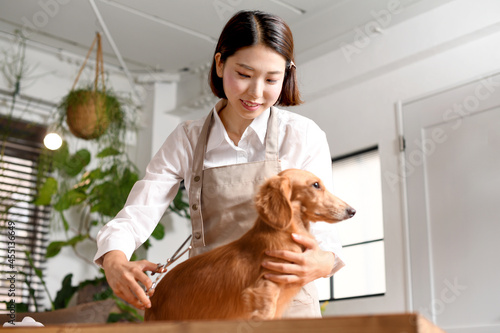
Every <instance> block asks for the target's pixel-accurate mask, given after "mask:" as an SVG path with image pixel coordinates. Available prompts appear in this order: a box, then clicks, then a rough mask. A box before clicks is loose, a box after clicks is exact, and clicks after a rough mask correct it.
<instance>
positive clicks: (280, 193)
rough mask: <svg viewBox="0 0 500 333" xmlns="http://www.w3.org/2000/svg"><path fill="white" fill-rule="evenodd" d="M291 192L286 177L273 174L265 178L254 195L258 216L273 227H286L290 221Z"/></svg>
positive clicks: (281, 228)
mask: <svg viewBox="0 0 500 333" xmlns="http://www.w3.org/2000/svg"><path fill="white" fill-rule="evenodd" d="M291 192H292V191H291V185H290V180H289V179H288V178H286V177H281V176H274V177H272V178H270V179H269V180H267V181H266V182H265V183H264V184H263V185H262V186H261V187H260V190H259V193H258V194H257V196H256V197H255V204H256V206H257V213H258V214H259V216H260V218H262V220H264V221H265V222H266V223H267V224H269V225H270V226H271V227H273V228H276V229H280V230H283V229H286V228H288V227H289V226H290V223H291V222H292V205H291V203H290V197H291Z"/></svg>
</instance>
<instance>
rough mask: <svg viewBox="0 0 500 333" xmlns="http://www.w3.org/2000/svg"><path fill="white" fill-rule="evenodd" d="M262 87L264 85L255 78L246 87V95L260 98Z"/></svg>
mask: <svg viewBox="0 0 500 333" xmlns="http://www.w3.org/2000/svg"><path fill="white" fill-rule="evenodd" d="M263 88H264V85H263V84H262V83H261V82H260V80H255V81H254V82H252V83H251V84H250V87H249V88H248V95H250V97H252V98H254V99H257V98H260V97H262V92H263Z"/></svg>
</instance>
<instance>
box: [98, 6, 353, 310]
mask: <svg viewBox="0 0 500 333" xmlns="http://www.w3.org/2000/svg"><path fill="white" fill-rule="evenodd" d="M293 60H294V46H293V38H292V33H291V31H290V28H289V27H288V25H287V24H286V23H285V22H284V21H283V20H282V19H280V18H279V17H277V16H274V15H271V14H267V13H263V12H259V11H242V12H239V13H237V14H236V15H235V16H234V17H233V18H231V19H230V20H229V22H228V23H227V24H226V26H225V27H224V29H223V31H222V33H221V36H220V38H219V41H218V44H217V47H216V49H215V53H214V57H213V63H212V68H211V73H210V77H209V81H210V86H211V88H212V91H213V93H214V94H215V95H216V96H218V97H219V98H221V100H220V101H219V102H218V103H217V104H216V105H215V107H214V108H213V110H211V111H210V113H209V115H208V116H207V117H205V118H203V119H200V120H197V121H187V122H184V123H182V124H180V125H179V126H178V127H177V128H176V129H175V130H174V131H173V133H172V134H170V136H169V137H168V138H167V139H166V141H165V143H164V144H163V146H162V147H161V148H160V150H159V151H158V152H157V154H156V155H155V156H154V157H153V159H152V160H151V162H150V164H149V165H148V167H147V170H146V175H145V177H144V178H143V179H142V180H140V181H138V182H137V183H136V184H135V186H134V187H133V189H132V191H131V192H130V195H129V198H128V201H127V203H126V205H125V207H124V208H123V209H122V210H121V211H120V213H119V214H118V215H117V216H116V218H115V219H113V220H112V221H110V222H108V223H107V224H106V225H105V226H104V227H103V228H102V230H101V231H100V232H99V235H98V238H97V242H98V251H97V254H96V256H95V262H96V263H97V264H99V265H101V266H102V267H103V268H104V270H105V272H106V277H107V279H108V282H109V285H110V286H111V288H112V289H113V290H114V292H115V294H116V295H117V296H119V297H121V298H123V299H124V300H125V301H127V302H129V303H131V304H133V305H134V306H136V307H137V308H145V307H150V306H151V303H150V301H149V298H148V297H147V296H146V294H145V293H144V291H143V289H142V288H141V287H140V285H139V284H138V282H137V281H140V282H141V283H142V284H143V285H144V286H146V287H147V288H149V287H150V286H151V284H152V282H151V280H150V279H149V278H148V277H147V276H146V275H145V274H144V271H153V270H155V269H156V264H154V263H152V262H149V261H146V260H142V261H136V262H131V261H129V258H130V256H131V255H132V253H133V252H134V251H135V249H136V248H137V247H139V246H140V245H141V244H142V243H143V242H144V241H146V239H147V238H148V237H149V236H150V234H151V232H152V231H153V230H154V228H155V226H156V224H157V223H158V221H159V220H160V218H161V216H162V215H163V213H164V212H165V210H166V209H167V207H168V206H169V204H170V202H171V201H172V199H173V198H174V196H175V194H176V193H177V190H178V188H179V183H180V181H181V180H184V183H185V186H186V188H187V190H188V191H189V192H188V193H189V202H190V210H191V220H192V229H193V238H192V246H193V249H192V250H191V252H190V255H191V256H193V255H196V254H199V253H202V252H205V251H208V250H210V249H212V248H214V247H216V246H219V245H222V244H225V243H228V242H230V241H233V240H235V239H237V238H239V237H240V236H241V235H242V234H243V233H245V232H246V231H247V230H248V229H250V227H251V226H252V224H253V222H254V221H255V218H256V212H255V210H254V208H253V207H254V206H253V201H252V200H253V197H254V192H255V190H256V189H257V188H258V185H259V184H260V183H261V182H262V181H263V180H264V179H265V178H268V177H270V176H273V175H275V174H277V173H278V172H279V171H280V170H285V169H289V168H298V169H304V170H308V171H311V172H313V173H314V174H316V175H317V176H319V177H320V178H322V180H323V181H324V183H325V184H326V186H327V187H329V189H330V190H331V184H332V180H331V159H330V150H329V148H328V143H327V141H326V136H325V134H324V132H323V131H322V130H321V129H320V128H319V127H318V126H317V125H316V124H315V123H314V122H312V121H311V120H309V119H307V118H305V117H302V116H299V115H297V114H295V113H291V112H288V111H284V110H280V109H278V108H275V107H274V105H280V106H292V105H297V104H300V103H301V102H302V101H301V99H300V96H299V91H298V87H297V77H296V67H295V64H294V62H293ZM311 229H312V230H311V232H312V234H313V235H314V236H315V239H312V238H305V237H295V238H294V239H295V241H296V242H297V243H299V244H302V245H304V246H305V248H306V251H305V252H303V253H292V252H289V251H274V252H273V253H270V255H271V256H273V257H276V258H281V259H284V260H286V261H287V262H288V263H286V264H278V263H271V262H267V263H264V264H263V265H264V266H265V267H267V268H269V269H271V270H273V271H275V272H276V274H272V275H269V276H267V278H268V279H270V280H272V281H275V282H278V283H292V284H300V285H301V286H303V288H302V290H301V292H300V293H299V294H298V295H297V297H296V299H295V300H294V302H292V304H291V306H290V308H289V310H288V311H287V313H285V316H288V317H319V316H320V311H319V302H318V300H317V295H316V294H317V293H316V290H315V287H314V284H313V281H314V280H315V279H317V278H320V277H325V276H330V275H332V274H333V273H335V272H336V271H337V270H338V269H340V268H341V267H342V266H344V263H343V262H342V260H341V259H340V258H339V256H338V254H339V251H340V249H341V246H340V243H339V240H338V237H337V234H336V231H335V227H334V226H332V225H327V224H326V223H315V224H314V223H313V226H312V227H311Z"/></svg>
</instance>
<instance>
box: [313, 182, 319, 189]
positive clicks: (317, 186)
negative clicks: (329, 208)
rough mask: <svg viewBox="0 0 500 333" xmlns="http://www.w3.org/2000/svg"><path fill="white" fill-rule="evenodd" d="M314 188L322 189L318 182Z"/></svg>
mask: <svg viewBox="0 0 500 333" xmlns="http://www.w3.org/2000/svg"><path fill="white" fill-rule="evenodd" d="M313 186H314V188H321V186H320V185H319V183H318V182H316V183H314V184H313Z"/></svg>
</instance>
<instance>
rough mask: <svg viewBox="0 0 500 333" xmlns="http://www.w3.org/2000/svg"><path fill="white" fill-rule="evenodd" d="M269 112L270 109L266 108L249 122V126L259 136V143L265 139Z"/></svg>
mask: <svg viewBox="0 0 500 333" xmlns="http://www.w3.org/2000/svg"><path fill="white" fill-rule="evenodd" d="M270 114H271V109H270V108H267V109H266V110H265V111H264V112H262V113H261V114H260V115H259V116H258V117H257V118H255V119H254V120H253V121H252V122H251V123H250V126H248V127H250V128H251V129H253V131H254V132H255V134H257V136H258V137H259V140H260V143H262V144H264V142H265V140H266V133H267V123H268V120H269V116H270Z"/></svg>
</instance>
